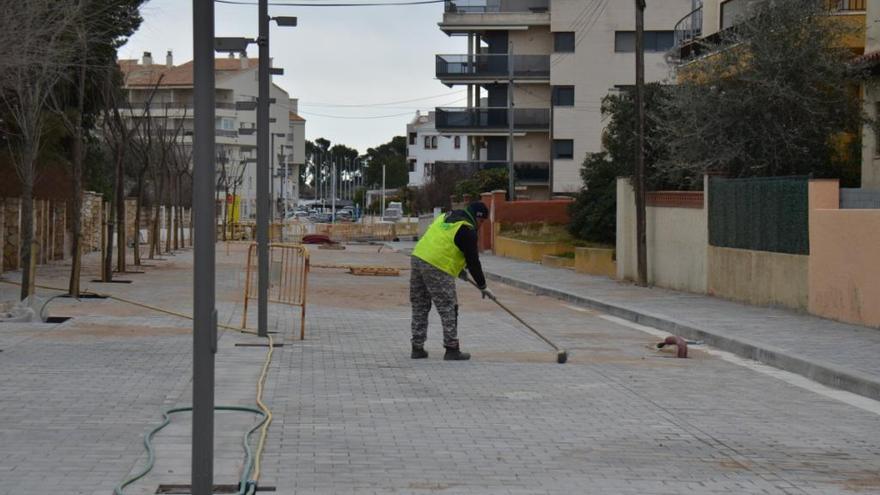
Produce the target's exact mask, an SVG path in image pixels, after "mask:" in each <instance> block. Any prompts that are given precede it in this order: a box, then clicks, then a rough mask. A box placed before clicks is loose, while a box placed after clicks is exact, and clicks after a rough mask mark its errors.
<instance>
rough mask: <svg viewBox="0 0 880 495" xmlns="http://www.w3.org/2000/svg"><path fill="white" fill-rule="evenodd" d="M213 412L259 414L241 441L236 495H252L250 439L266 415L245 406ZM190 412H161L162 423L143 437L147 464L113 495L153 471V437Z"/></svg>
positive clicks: (119, 494)
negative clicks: (179, 415)
mask: <svg viewBox="0 0 880 495" xmlns="http://www.w3.org/2000/svg"><path fill="white" fill-rule="evenodd" d="M214 410H215V411H243V412H249V413H253V414H259V415H261V416H262V417H263V419H262V420H261V421H260V422H259V423H257V424H256V426H254V427H253V428H251V429H250V430H248V432H247V433H245V434H244V438H243V439H242V444H243V445H244V451H245V454H246V456H247V457H246V459H247V461H246V462H245V466H244V469H243V470H242V472H241V480H240V481H239V483H238V494H237V495H253V493H254V491H255V490H256V484H255V483H253V482H252V481H251V480H249V479H248V478H249V477H250V474H251V471H252V470H253V467H254V459H253V453H252V452H251V445H250V439H251V435H252V434H253V433H254V432H255V431H257V429H258V428H259V427H260V426H262V425H263V423H265V422H266V418H267V416H266V413H265V412H263V411H262V410H260V409H257V408H255V407H247V406H215V407H214ZM188 411H192V406H187V407H173V408H171V409H167V410H165V411H164V412H162V423H161V424H160V425H159V426H157V427H155V428H153V429H152V430H150V431H149V432H148V433H147V434H146V435H144V448H145V449H146V450H147V464H146V465H145V466H144V468H143V470H141V472H139V473H137V474H135V475H134V476H132V477H130V478H128V479H127V480H125V481H123V482H122V483H120V484H119V485H118V486H117V487H116V488H114V489H113V495H125V493H124V492H123V490H124V489H125V487H127V486H128V485H130V484H132V483H134V482H135V481H137V480H139V479H141V478H143V477H144V476H146V475H147V474H148V473H149V472H150V471H152V470H153V466H154V465H155V464H156V452H155V450H154V449H153V437H154V436H155V435H156V434H157V433H159V431H161V430H162V429H163V428H165V427H166V426H168V425H169V424H170V423H171V415H172V414H176V413H180V412H188Z"/></svg>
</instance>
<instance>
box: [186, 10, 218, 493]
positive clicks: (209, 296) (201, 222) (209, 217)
mask: <svg viewBox="0 0 880 495" xmlns="http://www.w3.org/2000/svg"><path fill="white" fill-rule="evenodd" d="M214 101H215V96H214V0H193V106H194V109H195V116H194V118H195V123H194V127H193V129H194V133H193V223H194V229H193V230H194V235H195V239H193V251H194V253H193V257H194V263H193V387H192V390H193V391H192V403H193V422H192V451H191V456H192V457H191V463H192V465H191V473H192V474H191V477H190V482H191V483H192V493H193V495H210V494H211V493H213V490H214V354H215V353H216V352H217V311H216V309H215V306H214V305H215V295H214V284H215V273H214V269H215V266H214V261H215V249H216V248H215V241H216V226H215V215H216V212H215V211H214V181H215V179H216V176H215V170H214V145H215V136H214V132H215V129H214V127H215V126H214V113H215V110H214Z"/></svg>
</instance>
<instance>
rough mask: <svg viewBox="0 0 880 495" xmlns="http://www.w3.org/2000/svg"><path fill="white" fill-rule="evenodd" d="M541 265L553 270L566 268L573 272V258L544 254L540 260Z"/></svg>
mask: <svg viewBox="0 0 880 495" xmlns="http://www.w3.org/2000/svg"><path fill="white" fill-rule="evenodd" d="M541 264H542V265H545V266H552V267H554V268H568V269H571V270H574V258H563V257H562V256H554V255H552V254H545V255H544V256H543V257H542V258H541Z"/></svg>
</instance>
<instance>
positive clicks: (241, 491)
mask: <svg viewBox="0 0 880 495" xmlns="http://www.w3.org/2000/svg"><path fill="white" fill-rule="evenodd" d="M0 283H5V284H10V285H16V286H21V283H18V282H13V281H11V280H0ZM35 287H37V288H40V289H45V290H53V291H60V292H67V289H62V288H59V287H51V286H46V285H35ZM82 293H83V294H93V295H96V296H101V297H105V298H107V299H112V300H114V301H118V302H121V303H125V304H130V305H133V306H137V307H140V308H144V309H148V310H150V311H155V312H158V313H163V314H167V315H170V316H176V317H179V318H184V319H187V320H192V319H193V318H192V316H190V315H187V314H184V313H179V312H176V311H171V310H168V309H165V308H160V307H158V306H152V305H149V304H144V303H141V302H138V301H133V300H130V299H125V298H122V297H118V296H113V295H110V294H99V293H96V292H90V291H83V292H82ZM53 299H54V298H53ZM47 304H48V301H47ZM217 326H218V327H220V328H222V329H224V330H232V331H235V332H239V333H243V334H248V335H258V334H257V332H254V331H253V330H247V329H242V328H235V327H231V326H229V325H223V324H218V325H217ZM266 339H267V340H268V344H269V351H268V352H267V353H266V361H265V362H264V363H263V369H262V371H261V372H260V378H259V380H257V393H256V402H257V406H259V408H254V407H247V406H214V410H215V411H238V412H249V413H253V414H259V415H261V416H262V417H263V419H262V420H260V422H259V423H257V424H256V426H254V427H253V428H251V429H250V430H248V432H247V433H245V435H244V438H243V439H242V445H243V446H244V450H245V457H246V461H245V466H244V469H242V473H241V479H240V481H239V484H238V494H237V495H253V493H254V492H255V491H256V489H257V482H258V481H259V480H260V474H261V469H260V466H261V464H260V463H261V460H262V457H263V449H264V448H265V445H266V437H267V436H268V432H269V425H270V424H272V411H270V410H269V408H268V407H267V406H266V404H265V403H263V388H264V385H265V383H266V376H267V375H268V372H269V365H270V364H271V363H272V354H273V353H274V349H275V345H274V344H275V342H274V339H273V338H272V336H271V335H267V336H266ZM191 411H192V406H182V407H173V408H170V409H167V410H165V411H163V412H162V423H161V424H159V425H158V426H156V427H155V428H153V429H152V430H150V431H149V432H148V433H147V434H146V435H144V449H145V450H146V451H147V463H146V465H145V466H144V468H143V469H142V470H141V471H140V472H139V473H137V474H135V475H133V476H131V477H129V478H127V479H126V480H124V481H123V482H122V483H120V484H119V485H117V486H116V488H114V489H113V494H114V495H125V492H124V491H123V490H124V489H125V487H127V486H129V485H131V484H132V483H134V482H136V481H137V480H139V479H141V478H143V477H144V476H146V475H147V474H149V473H150V471H152V470H153V467H154V466H155V465H156V452H155V449H154V448H153V437H154V436H156V434H157V433H159V432H160V431H161V430H162V429H163V428H165V427H166V426H168V425H169V424H170V423H171V415H172V414H176V413H181V412H191ZM261 427H262V429H261V431H260V440H259V442H258V444H257V451H256V454H255V455H254V453H253V452H252V451H251V446H250V437H251V435H252V434H253V433H254V432H255V431H256V430H257V429H258V428H261Z"/></svg>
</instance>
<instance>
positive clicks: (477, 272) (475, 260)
mask: <svg viewBox="0 0 880 495" xmlns="http://www.w3.org/2000/svg"><path fill="white" fill-rule="evenodd" d="M461 221H465V222H467V225H463V226H462V227H461V228H460V229H458V232H456V234H455V246H456V247H458V249H460V250H461V252H462V253H463V254H464V260H465V262H466V263H467V270H468V272H470V274H471V277H473V279H474V282H476V283H477V286H478V287H479V288H481V289H485V288H486V277H485V276H484V275H483V265H481V264H480V249H479V245H478V243H477V240H478V237H477V226H476V224H475V222H476V220H475V219H474V218H473V217H472V216H471V215H469V214H468V213H467V212H466V211H464V210H453V211H451V212H449V214H448V215H446V223H455V222H461Z"/></svg>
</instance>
